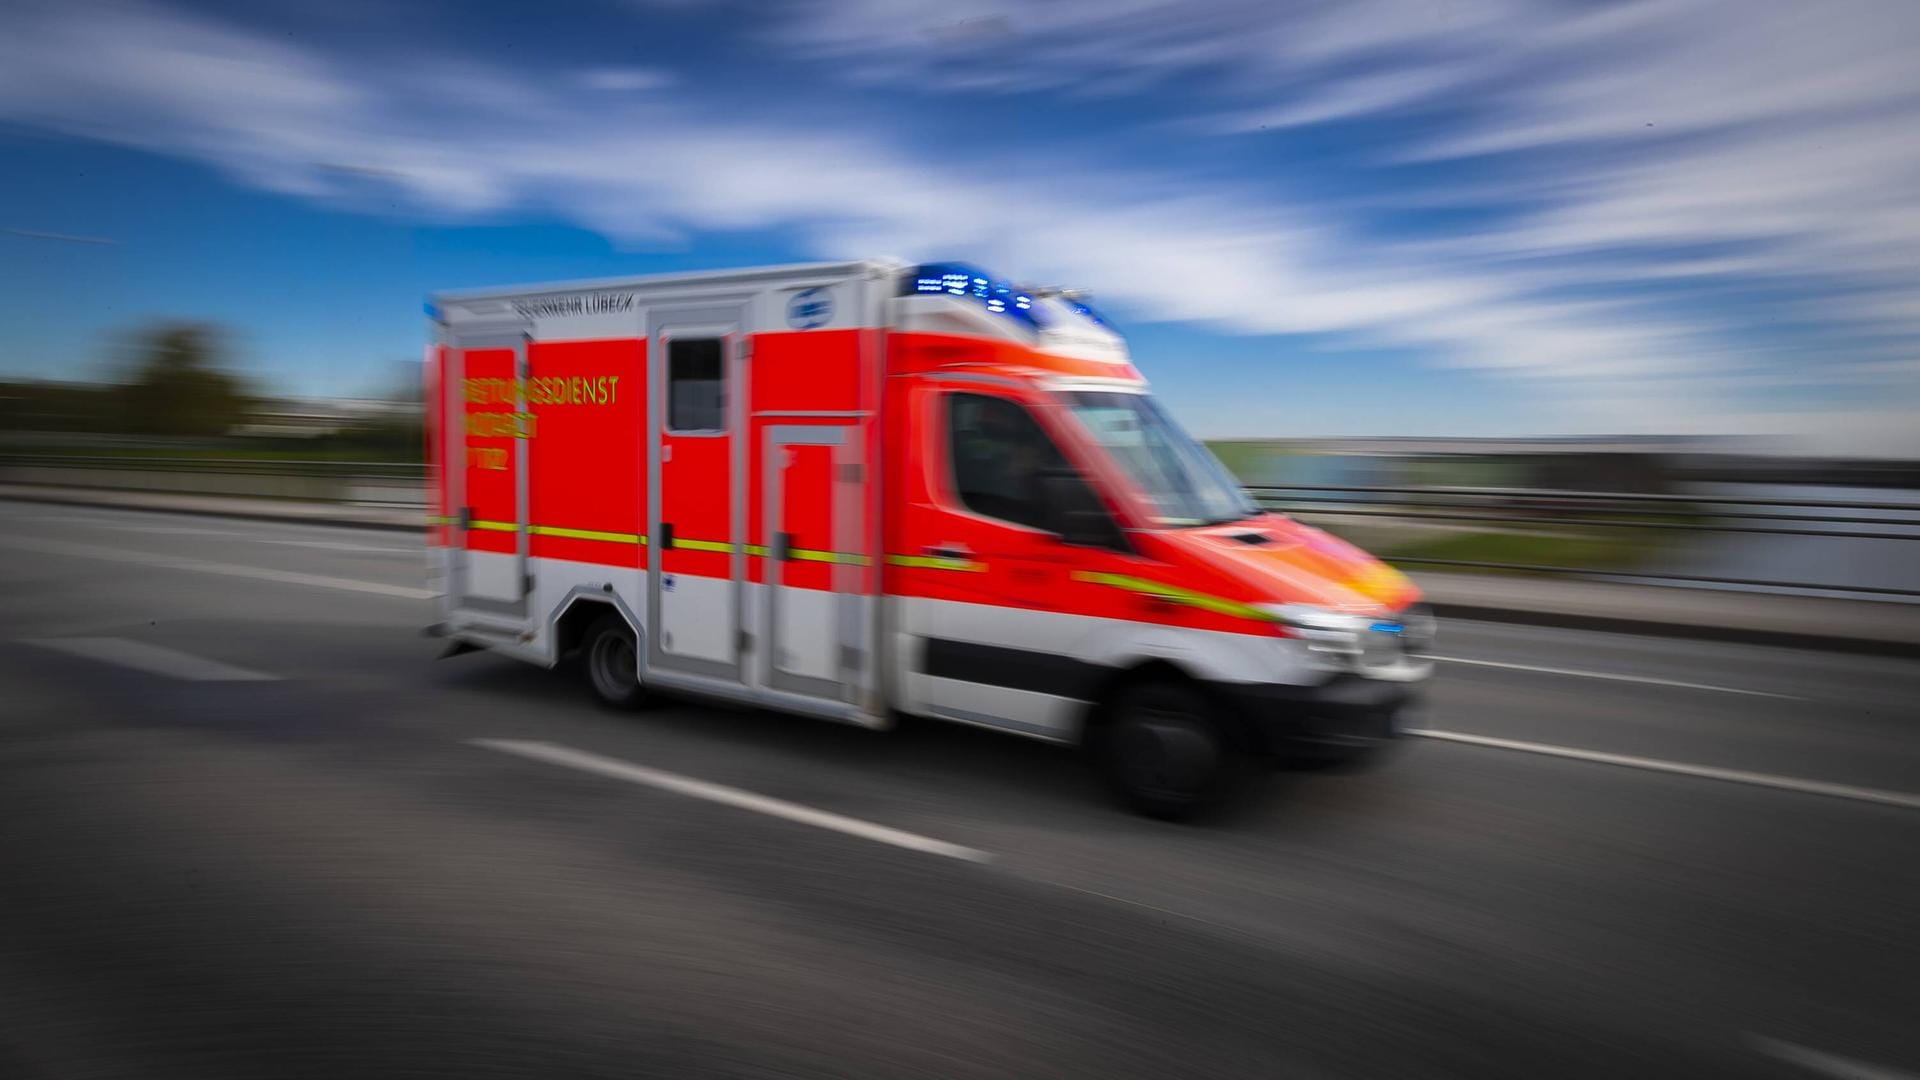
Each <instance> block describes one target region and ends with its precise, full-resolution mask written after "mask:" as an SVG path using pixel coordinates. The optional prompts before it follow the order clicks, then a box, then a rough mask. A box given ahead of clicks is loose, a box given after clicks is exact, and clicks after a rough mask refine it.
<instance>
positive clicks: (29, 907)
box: [0, 503, 1920, 1080]
mask: <svg viewBox="0 0 1920 1080" xmlns="http://www.w3.org/2000/svg"><path fill="white" fill-rule="evenodd" d="M423 565H424V560H423V557H422V554H421V550H420V547H419V542H418V540H417V539H415V538H413V537H411V536H408V535H405V534H400V533H387V532H373V531H356V530H349V529H337V528H323V527H313V526H293V525H274V524H265V523H253V522H244V521H227V520H220V519H212V518H193V517H184V516H178V517H176V516H167V515H161V514H139V513H130V512H116V511H105V510H89V509H79V508H55V507H48V506H31V505H25V504H4V503H0V1077H6V1078H9V1080H11V1078H31V1077H70V1076H84V1077H95V1076H100V1077H119V1076H125V1077H143V1078H145V1077H192V1078H212V1077H267V1076H272V1077H290V1076H315V1077H343V1076H366V1077H384V1076H402V1075H407V1076H413V1075H432V1076H447V1077H459V1078H463V1080H472V1078H479V1077H490V1076H530V1077H531V1076H583V1075H591V1076H621V1077H633V1076H670V1077H685V1076H706V1075H715V1076H720V1075H725V1076H822V1077H875V1076H897V1075H921V1076H954V1077H962V1076H1087V1077H1103V1078H1104V1077H1120V1076H1140V1077H1155V1078H1167V1077H1185V1076H1193V1077H1218V1076H1246V1077H1288V1078H1294V1077H1306V1078H1310V1077H1322V1076H1363V1077H1376V1076H1459V1077H1476V1078H1479V1077H1508V1076H1510V1077H1526V1078H1543V1077H1565V1076H1600V1077H1630V1076H1633V1077H1637V1076H1653V1075H1661V1076H1665V1075H1673V1076H1692V1077H1698V1076H1714V1075H1732V1076H1779V1077H1794V1076H1799V1077H1812V1076H1822V1075H1825V1076H1848V1075H1856V1076H1885V1077H1898V1076H1903V1075H1920V1025H1917V1024H1916V1023H1915V1016H1916V1012H1917V1011H1920V1010H1916V1003H1917V1002H1920V979H1917V978H1916V975H1915V972H1916V971H1920V919H1917V918H1916V915H1915V912H1917V911H1920V860H1917V859H1916V858H1915V855H1916V852H1920V740H1916V738H1915V731H1916V724H1920V715H1916V712H1920V708H1917V707H1916V702H1920V664H1914V663H1906V662H1900V661H1893V660H1883V659H1869V658H1861V657H1844V656H1834V655H1825V654H1819V653H1810V652H1795V651H1788V650H1777V649H1765V648H1758V647H1746V646H1731V645H1710V644H1696V643H1687V642H1676V641H1671V640H1641V639H1634V638H1629V637H1621V636H1616V635H1606V634H1596V633H1584V632H1576V631H1566V630H1540V629H1532V628H1519V627H1502V626H1495V625H1490V624H1468V623H1458V622H1456V623H1450V624H1446V625H1445V626H1443V628H1442V634H1443V647H1442V650H1441V651H1442V652H1443V653H1444V654H1445V655H1446V656H1447V657H1449V658H1450V659H1449V661H1448V662H1447V663H1446V664H1444V665H1443V670H1442V672H1441V675H1440V678H1439V679H1438V681H1437V684H1436V686H1435V687H1434V690H1433V693H1432V703H1431V708H1430V710H1429V712H1428V714H1427V715H1426V716H1425V717H1424V718H1422V720H1421V721H1420V726H1421V728H1422V729H1424V730H1426V731H1428V732H1431V733H1434V735H1435V736H1440V737H1421V738H1413V739H1408V740H1406V741H1405V742H1404V743H1403V744H1402V745H1400V746H1399V747H1397V748H1396V752H1395V754H1394V755H1393V756H1392V758H1391V759H1390V760H1389V761H1387V762H1386V763H1385V764H1383V765H1382V766H1381V767H1380V768H1377V769H1375V770H1373V771H1370V772H1367V773H1364V774H1361V775H1355V776H1340V775H1307V774H1280V775H1277V776H1276V777H1275V778H1274V782H1273V783H1272V784H1271V785H1269V786H1268V787H1267V788H1266V789H1265V791H1264V793H1263V794H1262V795H1261V797H1259V798H1258V799H1257V800H1255V801H1254V803H1253V804H1252V805H1251V806H1249V807H1248V808H1246V809H1245V810H1243V811H1242V812H1240V813H1238V814H1236V815H1233V816H1231V817H1230V818H1229V819H1228V820H1225V821H1222V822H1218V823H1215V824H1212V825H1209V826H1204V827H1179V826H1169V825H1163V824H1158V823H1154V822H1149V821H1145V820H1141V819H1137V818H1133V817H1129V816H1126V815H1124V814H1122V813H1121V812H1119V811H1117V810H1114V809H1112V808H1110V807H1109V806H1108V805H1106V804H1105V803H1104V802H1102V801H1101V800H1100V798H1099V797H1098V795H1097V794H1096V793H1095V792H1094V791H1093V790H1092V786H1091V784H1090V782H1089V781H1088V779H1087V778H1086V777H1085V776H1084V774H1083V772H1082V770H1081V769H1080V767H1079V765H1078V763H1077V762H1076V760H1075V759H1074V758H1073V757H1072V755H1070V754H1068V753H1066V752H1064V751H1060V750H1056V749H1052V748H1049V747H1045V746H1040V745H1035V744H1027V743H1023V742H1020V741H1018V740H1011V739H1006V738H1003V737H998V736H993V735H988V734H984V733H979V732H974V731H970V730H966V729H958V728H946V727H940V726H935V725H911V726H909V727H907V728H905V729H903V730H901V731H898V732H895V733H893V734H891V735H876V734H873V733H869V732H864V731H858V730H853V729H848V728H841V727H835V726H831V725H826V724H821V723H817V722H811V721H805V720H798V719H791V718H785V717H778V716H770V715H756V714H749V713H742V712H728V711H720V710H714V709H710V708H706V707H702V706H693V705H681V704H670V705H667V706H666V707H664V708H661V709H657V710H654V711H651V712H646V713H640V714H617V713H612V712H608V711H604V710H602V709H600V708H598V707H596V706H595V705H594V704H593V703H592V702H591V701H590V700H589V699H588V697H587V694H586V693H585V691H584V690H583V689H581V688H580V687H578V686H577V685H576V684H575V682H574V681H573V680H572V679H571V678H570V677H568V675H567V674H566V673H563V672H544V671H539V670H536V669H532V668H529V667H525V666H522V665H520V664H517V663H514V662H511V661H507V660H503V659H498V658H495V657H490V656H486V655H476V656H466V657H460V658H456V659H452V660H446V661H438V660H436V659H435V658H434V657H435V656H436V654H437V652H438V649H439V645H438V644H437V643H436V642H433V641H430V640H426V639H424V638H422V637H420V636H419V629H420V627H421V626H422V625H423V624H424V623H426V622H427V621H429V619H430V615H429V612H428V605H427V603H426V602H425V601H424V600H423V599H421V596H422V595H423V594H422V587H423V582H422V580H421V579H422V567H423ZM1462 737H1464V738H1466V739H1469V740H1478V741H1460V739H1461V738H1462ZM1489 740H1491V741H1489ZM916 845H918V846H916ZM1847 1070H1854V1071H1852V1072H1849V1071H1847ZM1872 1070H1879V1071H1877V1072H1876V1071H1872Z"/></svg>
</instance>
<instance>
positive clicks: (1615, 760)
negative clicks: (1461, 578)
mask: <svg viewBox="0 0 1920 1080" xmlns="http://www.w3.org/2000/svg"><path fill="white" fill-rule="evenodd" d="M1404 734H1407V735H1412V736H1414V737H1416V738H1421V739H1442V740H1445V741H1447V742H1456V743H1466V744H1467V745H1469V746H1490V747H1493V748H1495V749H1498V750H1518V751H1520V752H1522V753H1527V754H1546V755H1547V756H1549V757H1563V758H1571V759H1573V760H1574V761H1591V762H1594V763H1595V764H1599V765H1620V766H1624V767H1625V768H1629V769H1647V770H1649V771H1652V772H1664V773H1674V774H1677V775H1680V776H1697V777H1699V778H1701V779H1703V780H1725V781H1727V782H1728V783H1733V784H1751V785H1753V786H1755V787H1768V788H1777V789H1779V790H1781V791H1798V792H1801V793H1802V794H1806V795H1831V796H1833V797H1834V798H1837V799H1853V800H1854V801H1856V802H1871V803H1882V804H1884V805H1887V806H1898V807H1902V808H1905V809H1908V810H1920V795H1916V794H1912V793H1909V792H1905V791H1888V790H1886V789H1885V788H1868V787H1855V786H1853V785H1852V784H1830V783H1828V782H1826V781H1824V780H1802V779H1800V778H1799V777H1795V776H1777V775H1775V774H1773V773H1757V772H1747V771H1745V770H1743V769H1721V768H1715V767H1714V766H1711V765H1689V764H1687V763H1685V762H1682V761H1663V760H1661V759H1660V758H1643V757H1633V756H1631V755H1628V754H1608V753H1603V752H1601V751H1599V750H1581V749H1578V748H1576V747H1571V746H1553V745H1550V744H1548V743H1535V742H1521V741H1520V740H1518V739H1497V738H1494V737H1493V736H1491V735H1469V734H1467V733H1465V732H1463V731H1438V730H1435V729H1433V728H1408V729H1407V730H1406V731H1405V732H1404Z"/></svg>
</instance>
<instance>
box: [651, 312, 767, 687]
mask: <svg viewBox="0 0 1920 1080" xmlns="http://www.w3.org/2000/svg"><path fill="white" fill-rule="evenodd" d="M742 315H743V308H742V306H741V305H738V304H701V305H690V306H687V307H678V308H655V309H654V310H653V312H652V313H651V315H650V316H649V320H648V321H649V330H648V332H649V335H650V336H651V338H652V344H653V349H654V355H656V356H658V357H659V362H658V363H656V364H654V365H652V369H653V378H654V384H653V392H652V393H651V394H649V395H648V403H649V404H648V417H649V420H648V427H649V433H650V434H649V441H648V445H649V447H650V452H649V455H648V475H649V481H650V482H649V484H648V492H649V495H648V502H649V507H648V520H649V527H648V535H649V544H650V547H651V549H652V554H651V556H650V560H651V565H652V567H653V571H654V572H653V573H652V574H650V575H648V586H647V591H648V611H649V616H650V617H649V626H650V628H651V629H650V632H649V633H648V635H647V659H648V663H649V665H650V666H652V667H655V668H658V669H661V670H664V671H675V672H681V673H685V674H691V675H699V676H704V677H707V678H712V679H720V680H725V681H727V682H740V681H742V669H741V646H742V644H743V636H744V635H743V633H742V630H743V626H742V613H741V586H742V583H743V581H744V578H745V571H746V552H745V523H746V514H745V506H746V485H745V483H744V480H745V475H746V455H745V449H746V441H745V437H744V431H745V428H746V423H745V415H746V413H745V401H744V397H745V395H744V393H743V388H744V387H745V386H746V378H745V375H746V370H745V369H746V363H747V358H746V351H745V349H744V347H743V342H744V338H743V335H742Z"/></svg>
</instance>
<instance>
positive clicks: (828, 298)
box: [787, 289, 833, 330]
mask: <svg viewBox="0 0 1920 1080" xmlns="http://www.w3.org/2000/svg"><path fill="white" fill-rule="evenodd" d="M832 321H833V294H832V293H831V292H828V291H827V290H826V289H802V290H801V291H799V292H797V293H794V294H793V297H792V299H790V300H788V301H787V325H788V326H791V327H793V328H794V329H795V330H817V329H819V328H820V327H822V326H825V325H827V324H828V323H830V322H832Z"/></svg>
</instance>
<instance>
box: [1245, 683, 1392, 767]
mask: <svg viewBox="0 0 1920 1080" xmlns="http://www.w3.org/2000/svg"><path fill="white" fill-rule="evenodd" d="M1421 686H1422V682H1411V681H1388V680H1383V679H1370V678H1367V677H1365V676H1362V675H1355V674H1344V675H1338V676H1335V677H1334V678H1332V679H1330V680H1328V681H1327V682H1324V683H1321V684H1320V685H1318V686H1283V685H1277V684H1272V683H1251V684H1232V685H1226V686H1223V687H1221V690H1222V692H1223V693H1224V695H1225V696H1226V698H1227V699H1228V702H1229V703H1230V705H1231V706H1232V708H1233V709H1234V710H1235V712H1236V713H1237V714H1238V715H1239V717H1240V719H1241V720H1242V722H1243V730H1245V731H1246V732H1247V734H1248V739H1249V742H1251V743H1252V747H1251V748H1252V749H1253V750H1255V751H1256V752H1257V753H1261V754H1264V755H1267V756H1271V757H1275V758H1284V759H1291V760H1315V759H1334V758H1343V757H1350V756H1352V755H1354V754H1356V753H1360V752H1364V751H1366V750H1368V749H1370V748H1372V747H1375V746H1378V745H1380V744H1381V743H1384V742H1386V741H1388V740H1390V739H1392V738H1393V737H1394V736H1395V735H1397V734H1399V732H1400V729H1401V728H1402V727H1404V726H1405V724H1406V718H1407V716H1408V714H1409V713H1410V712H1412V711H1413V710H1414V709H1416V708H1418V707H1419V704H1420V700H1421V694H1420V688H1421Z"/></svg>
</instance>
